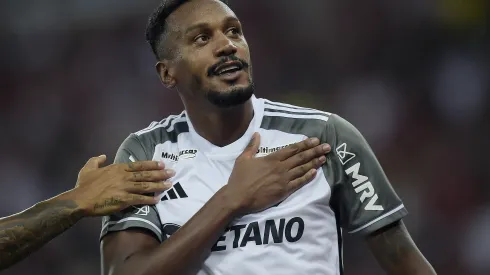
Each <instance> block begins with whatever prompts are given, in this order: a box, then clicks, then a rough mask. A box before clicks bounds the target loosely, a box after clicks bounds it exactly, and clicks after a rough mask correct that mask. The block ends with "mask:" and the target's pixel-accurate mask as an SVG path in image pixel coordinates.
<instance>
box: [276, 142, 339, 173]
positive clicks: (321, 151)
mask: <svg viewBox="0 0 490 275" xmlns="http://www.w3.org/2000/svg"><path fill="white" fill-rule="evenodd" d="M328 152H330V145H328V144H322V145H318V146H315V147H313V148H310V149H308V150H305V151H301V152H299V153H297V154H295V155H293V156H291V157H290V158H288V159H287V160H285V161H284V162H283V163H284V165H285V166H286V168H288V170H289V169H293V168H294V167H297V166H300V165H303V164H305V163H308V162H310V161H312V160H314V159H315V158H319V157H321V156H323V155H325V154H327V153H328Z"/></svg>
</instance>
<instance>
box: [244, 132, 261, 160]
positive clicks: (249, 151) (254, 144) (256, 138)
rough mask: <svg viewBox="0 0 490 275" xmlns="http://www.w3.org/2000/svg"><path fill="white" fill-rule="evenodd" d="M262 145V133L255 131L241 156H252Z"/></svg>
mask: <svg viewBox="0 0 490 275" xmlns="http://www.w3.org/2000/svg"><path fill="white" fill-rule="evenodd" d="M259 146H260V135H259V133H254V134H253V136H252V139H251V140H250V142H249V143H248V145H247V147H246V148H245V150H244V151H243V152H242V154H241V155H240V157H242V158H252V157H254V156H255V154H257V151H258V150H259Z"/></svg>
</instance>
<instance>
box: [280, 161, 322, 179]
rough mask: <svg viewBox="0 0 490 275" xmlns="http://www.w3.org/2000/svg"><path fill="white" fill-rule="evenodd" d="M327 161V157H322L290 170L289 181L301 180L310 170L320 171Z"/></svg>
mask: <svg viewBox="0 0 490 275" xmlns="http://www.w3.org/2000/svg"><path fill="white" fill-rule="evenodd" d="M326 161H327V158H326V157H325V156H320V157H319V158H314V159H313V160H311V161H310V162H308V163H305V164H303V165H300V166H297V167H294V168H293V169H291V170H289V171H288V172H287V173H288V179H289V180H290V181H292V180H295V179H297V178H300V177H302V176H304V175H305V174H307V173H308V172H309V171H310V170H312V169H314V170H316V169H318V168H320V167H321V166H322V165H323V164H324V163H325V162H326Z"/></svg>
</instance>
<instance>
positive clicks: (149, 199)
mask: <svg viewBox="0 0 490 275" xmlns="http://www.w3.org/2000/svg"><path fill="white" fill-rule="evenodd" d="M105 160H106V156H104V155H103V156H100V157H94V158H91V159H90V160H88V162H87V163H86V164H85V166H84V167H83V168H82V169H81V170H80V173H79V174H78V181H77V184H76V186H75V188H74V189H72V190H70V191H68V192H67V193H69V196H68V197H71V198H72V199H73V200H74V201H75V202H76V203H77V204H78V206H79V207H80V208H81V209H82V211H83V213H84V214H85V215H87V216H102V215H108V214H111V213H114V212H117V211H121V210H123V209H125V208H127V207H129V206H131V205H147V204H150V205H152V204H156V203H157V202H158V198H156V197H154V196H152V195H145V194H153V193H158V192H162V191H165V190H167V189H168V188H170V187H171V186H172V185H171V183H169V182H165V180H167V179H169V178H170V177H172V176H173V174H172V173H173V172H172V171H170V170H164V164H163V163H162V162H157V161H137V162H132V163H126V164H112V165H109V166H106V167H101V165H102V164H103V163H104V162H105Z"/></svg>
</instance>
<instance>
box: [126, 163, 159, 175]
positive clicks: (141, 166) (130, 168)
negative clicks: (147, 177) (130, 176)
mask: <svg viewBox="0 0 490 275" xmlns="http://www.w3.org/2000/svg"><path fill="white" fill-rule="evenodd" d="M125 165H127V166H126V167H125V170H126V171H127V172H139V171H152V170H162V169H163V168H164V167H165V165H164V164H163V162H161V161H135V162H131V163H128V164H125Z"/></svg>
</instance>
